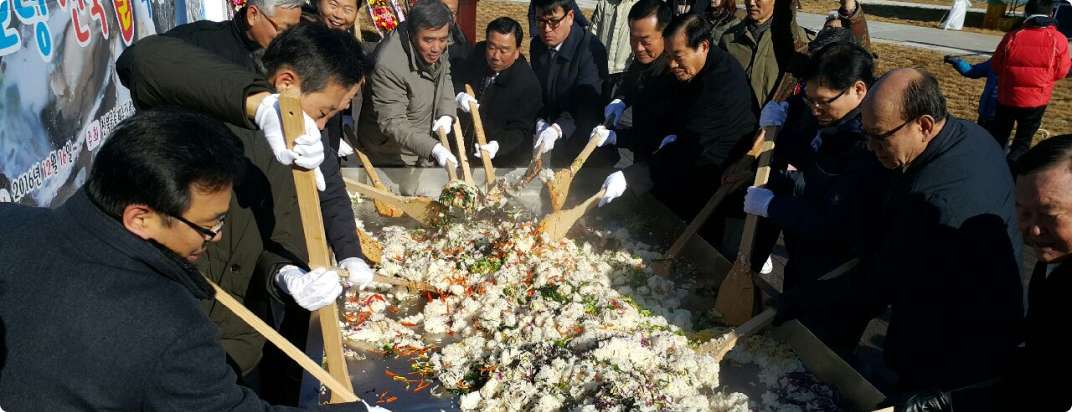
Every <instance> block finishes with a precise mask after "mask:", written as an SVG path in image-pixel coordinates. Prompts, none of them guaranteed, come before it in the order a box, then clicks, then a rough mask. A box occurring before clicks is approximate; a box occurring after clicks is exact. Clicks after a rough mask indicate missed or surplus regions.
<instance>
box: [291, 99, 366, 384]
mask: <svg viewBox="0 0 1072 412" xmlns="http://www.w3.org/2000/svg"><path fill="white" fill-rule="evenodd" d="M279 109H280V110H279V112H280V114H281V115H282V116H283V134H284V136H286V141H287V147H294V139H297V138H298V136H301V135H302V134H304V133H305V125H304V122H305V119H304V116H303V113H302V109H301V103H300V100H299V96H298V93H297V91H295V90H291V91H289V92H287V93H283V95H282V96H280V98H279ZM327 161H335V160H334V159H329V160H327ZM293 173H294V185H295V189H296V192H297V196H298V209H299V211H300V214H301V221H302V231H303V232H304V233H305V246H306V248H307V249H308V251H309V267H311V268H323V267H328V266H331V252H329V251H328V246H327V236H325V235H324V218H323V217H322V216H321V215H320V195H319V192H318V191H317V189H316V177H315V176H314V175H313V172H312V171H311V170H304V169H301V168H298V167H294V168H293ZM318 314H319V318H320V330H321V332H322V333H323V339H324V356H325V357H326V358H327V361H326V363H327V368H328V372H329V373H330V374H331V376H332V377H333V378H334V379H335V380H336V381H338V383H339V384H341V385H342V386H343V389H347V390H348V391H347V392H349V393H350V396H347V394H346V393H344V392H339V391H335V390H332V391H331V399H330V402H331V403H338V402H352V401H354V400H356V399H357V397H356V396H353V385H352V383H351V382H350V374H349V372H347V370H346V358H345V357H344V356H343V348H342V332H341V331H340V330H339V308H338V306H337V305H336V304H335V302H332V303H331V304H330V305H327V306H324V307H322V308H320V310H319V311H318ZM313 376H316V375H313ZM321 382H324V380H323V379H321Z"/></svg>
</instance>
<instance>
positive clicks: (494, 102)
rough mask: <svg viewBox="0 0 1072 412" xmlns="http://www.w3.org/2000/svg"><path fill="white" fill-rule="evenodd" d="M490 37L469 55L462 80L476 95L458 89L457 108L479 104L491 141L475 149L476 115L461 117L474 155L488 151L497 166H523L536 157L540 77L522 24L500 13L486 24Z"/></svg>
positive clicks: (466, 143) (477, 155)
mask: <svg viewBox="0 0 1072 412" xmlns="http://www.w3.org/2000/svg"><path fill="white" fill-rule="evenodd" d="M485 34H486V38H487V40H486V41H482V42H480V43H477V44H476V47H475V48H474V49H473V54H472V55H470V56H469V66H468V67H467V68H466V70H462V71H461V75H462V76H463V77H462V78H461V79H459V80H461V82H462V83H465V84H469V85H471V86H473V93H475V94H476V96H470V95H469V94H468V93H465V92H462V93H458V96H457V101H458V109H460V110H461V111H463V112H465V113H469V111H470V106H469V103H470V102H476V101H477V100H479V101H480V103H479V104H478V105H477V107H478V110H479V111H480V118H481V121H482V122H483V123H484V134H485V135H486V136H487V138H488V139H494V140H488V142H487V143H488V144H487V145H484V147H483V148H479V147H477V144H476V139H475V135H474V133H475V131H474V130H473V126H472V120H471V119H472V118H471V116H469V115H464V116H461V118H462V130H463V131H464V133H465V146H466V147H467V148H471V149H470V150H472V151H473V153H474V155H476V157H482V156H483V153H481V150H480V149H483V150H484V151H487V152H488V154H489V155H490V156H491V158H492V159H495V162H494V163H495V165H496V166H498V167H525V166H526V165H528V163H529V161H531V160H532V153H533V148H532V144H533V137H532V136H533V132H534V130H535V129H534V128H533V126H534V125H535V122H536V112H537V111H538V110H540V99H539V98H537V97H536V96H539V95H540V93H541V90H540V81H539V80H537V79H536V73H534V72H533V71H532V68H531V67H529V64H528V62H527V61H525V56H522V55H521V40H522V39H523V38H524V36H525V35H524V32H523V31H522V29H521V23H518V22H517V21H515V20H514V19H511V18H509V17H500V18H497V19H495V20H493V21H492V22H491V23H488V27H487V29H486V30H485Z"/></svg>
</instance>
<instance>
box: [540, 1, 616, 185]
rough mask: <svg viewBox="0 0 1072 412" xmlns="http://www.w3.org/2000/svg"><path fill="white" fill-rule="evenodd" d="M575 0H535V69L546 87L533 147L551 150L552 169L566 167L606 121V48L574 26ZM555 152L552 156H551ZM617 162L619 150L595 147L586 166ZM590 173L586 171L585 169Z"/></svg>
mask: <svg viewBox="0 0 1072 412" xmlns="http://www.w3.org/2000/svg"><path fill="white" fill-rule="evenodd" d="M573 4H574V0H533V2H532V7H533V10H535V13H536V28H537V31H538V32H539V33H538V34H537V36H536V37H534V38H533V39H532V41H531V42H530V46H529V50H530V55H531V56H532V70H533V71H534V72H536V78H537V79H539V80H540V86H541V87H542V88H543V108H541V109H540V111H539V112H538V113H537V121H536V141H535V144H534V146H533V147H541V146H542V147H543V149H542V150H543V152H544V153H546V152H551V155H552V157H551V165H552V166H553V167H566V166H568V165H569V164H570V163H571V162H573V159H574V158H576V157H577V154H579V153H580V152H581V149H583V148H584V145H585V144H586V143H588V137H589V135H590V132H591V130H592V128H594V127H596V126H597V125H599V124H602V123H603V122H604V118H603V111H602V110H600V109H601V108H602V107H603V103H605V102H604V100H603V84H604V82H605V81H606V79H607V49H606V48H605V47H603V44H602V43H600V42H599V39H597V38H596V37H595V36H593V35H592V33H590V32H588V31H587V30H584V29H582V28H581V26H580V25H578V24H576V23H575V22H574V19H575V14H574V13H576V12H574V11H573ZM552 150H553V152H552ZM617 162H618V150H617V149H615V148H604V149H597V150H596V151H595V152H594V153H592V156H591V157H589V158H588V161H587V162H586V163H585V164H586V165H589V166H594V167H611V166H614V164H615V163H617ZM583 170H586V169H582V171H583Z"/></svg>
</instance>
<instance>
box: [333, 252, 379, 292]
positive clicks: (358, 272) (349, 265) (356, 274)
mask: <svg viewBox="0 0 1072 412" xmlns="http://www.w3.org/2000/svg"><path fill="white" fill-rule="evenodd" d="M339 267H341V268H343V269H346V272H347V273H349V276H347V280H349V281H350V283H352V284H354V286H357V287H358V289H361V290H365V287H366V286H368V284H369V283H372V268H369V265H368V263H365V261H364V260H362V259H361V258H358V257H352V258H346V259H343V260H342V261H341V262H339Z"/></svg>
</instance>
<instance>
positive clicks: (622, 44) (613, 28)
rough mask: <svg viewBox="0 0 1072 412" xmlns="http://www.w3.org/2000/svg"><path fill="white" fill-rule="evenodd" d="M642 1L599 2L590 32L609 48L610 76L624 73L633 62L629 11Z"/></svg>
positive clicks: (618, 0) (612, 0) (593, 14)
mask: <svg viewBox="0 0 1072 412" xmlns="http://www.w3.org/2000/svg"><path fill="white" fill-rule="evenodd" d="M639 1H640V0H599V2H598V3H596V9H595V11H593V12H592V25H591V26H589V27H588V31H590V32H592V35H593V36H596V38H597V39H599V41H600V42H601V43H603V46H605V47H606V48H607V63H608V64H607V66H608V69H610V71H609V73H610V74H617V73H623V72H625V70H626V69H627V68H629V63H632V62H633V49H632V47H630V45H629V9H632V8H633V5H635V4H637V2H639Z"/></svg>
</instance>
